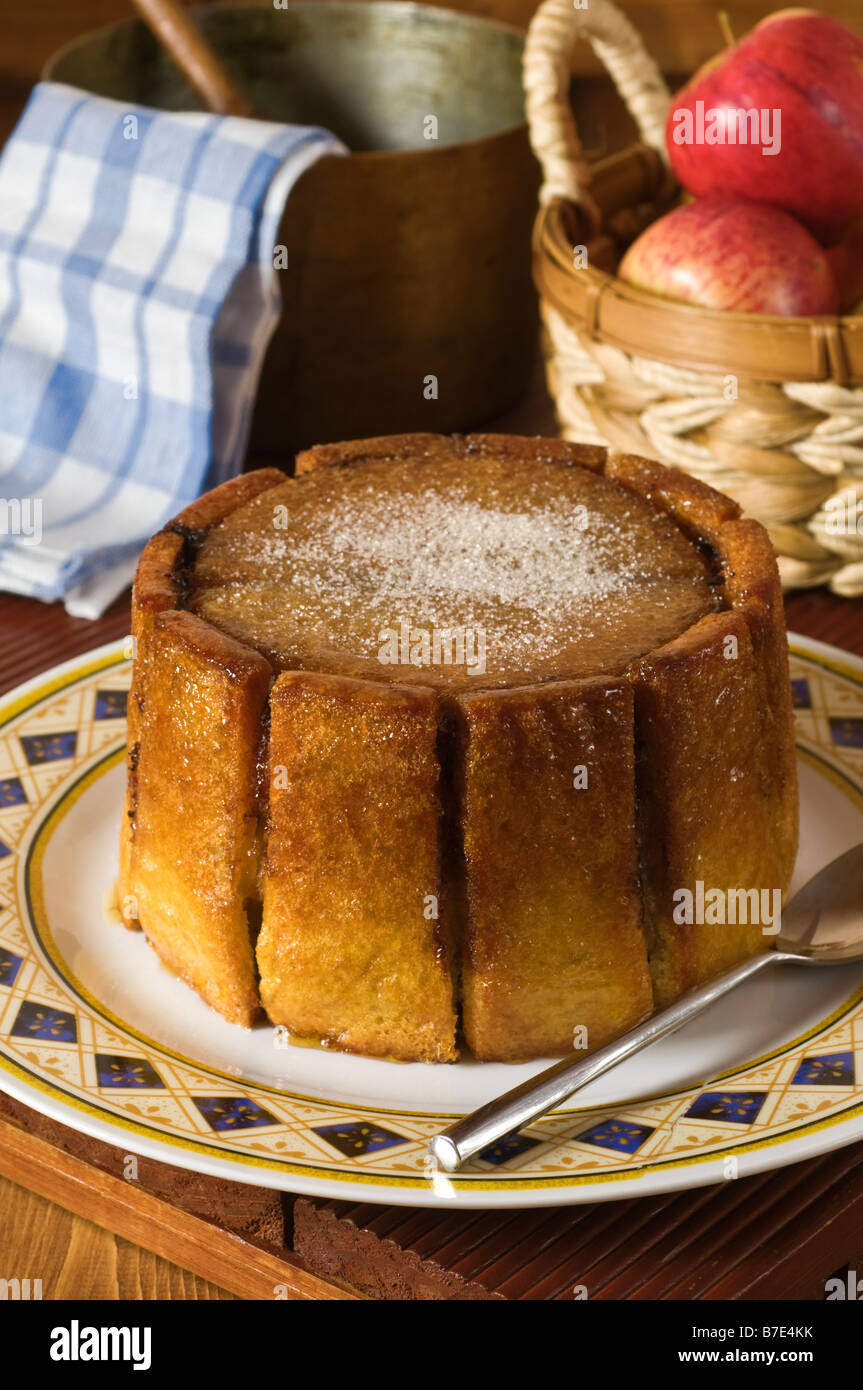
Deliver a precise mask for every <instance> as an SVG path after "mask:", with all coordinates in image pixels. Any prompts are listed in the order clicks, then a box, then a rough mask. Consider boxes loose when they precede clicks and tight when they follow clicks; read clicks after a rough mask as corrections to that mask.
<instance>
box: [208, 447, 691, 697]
mask: <svg viewBox="0 0 863 1390" xmlns="http://www.w3.org/2000/svg"><path fill="white" fill-rule="evenodd" d="M191 601H192V606H193V608H194V609H195V610H196V611H197V612H198V613H199V614H200V615H201V616H202V617H205V618H208V619H209V620H210V621H212V622H213V623H214V624H215V625H216V626H218V627H220V628H222V629H223V630H225V631H227V632H229V633H231V634H232V635H233V636H236V637H238V638H240V639H241V640H244V641H247V642H250V643H251V644H252V645H254V646H256V647H258V648H259V649H260V650H262V651H265V652H266V653H267V654H268V655H270V656H271V657H273V658H275V660H276V663H277V664H278V665H279V666H281V667H282V668H283V669H290V668H291V667H297V668H303V669H314V670H321V671H334V672H335V671H337V672H342V673H344V674H349V675H357V676H364V677H367V678H370V679H376V680H382V679H383V680H399V681H405V680H408V681H413V682H416V683H421V684H429V685H470V686H476V687H482V686H499V685H504V684H514V683H515V684H524V683H528V682H530V681H533V680H548V679H553V678H555V677H564V676H569V675H572V676H579V675H588V674H596V673H599V672H601V671H608V672H614V673H616V672H618V671H620V670H622V669H623V667H624V666H625V665H626V664H627V663H628V661H630V660H632V659H633V657H635V656H637V655H640V654H641V653H642V652H644V651H646V650H650V649H653V648H654V647H656V646H659V645H662V643H663V642H665V641H668V640H669V639H670V638H671V637H673V636H676V635H677V634H678V633H679V632H681V631H682V630H683V629H684V628H685V627H687V626H688V625H689V624H690V623H691V622H692V621H694V620H695V619H696V618H697V617H699V616H700V615H701V614H703V613H704V612H706V611H708V609H709V608H710V607H711V604H712V599H711V593H710V589H709V585H708V580H707V573H706V568H705V563H704V561H703V559H702V557H701V556H700V554H699V553H698V551H697V549H696V548H695V547H694V546H693V545H692V544H691V543H690V542H689V541H688V540H687V539H686V538H685V537H684V536H683V535H682V534H681V532H680V531H679V530H678V529H677V528H676V527H675V526H674V524H673V523H672V522H671V521H669V519H668V518H666V517H664V516H663V515H661V514H660V513H658V512H656V511H654V510H653V509H652V508H651V507H650V506H648V505H647V504H646V503H645V502H643V501H642V500H641V499H640V498H638V497H636V496H634V495H632V494H629V493H627V492H625V491H624V490H623V489H622V488H621V487H619V486H618V485H617V484H615V483H612V482H610V481H608V480H606V479H604V478H602V477H599V476H597V475H595V474H593V473H592V472H590V471H589V470H587V469H583V468H575V467H566V466H563V465H561V464H559V463H542V462H537V461H534V460H531V461H527V460H525V461H518V460H516V461H513V460H510V459H507V460H505V461H501V460H496V459H495V458H493V457H481V458H479V459H477V458H452V459H450V458H444V459H440V458H435V459H433V460H431V461H429V462H425V461H424V462H422V463H417V462H413V461H404V460H402V461H393V460H387V461H383V462H381V461H376V462H374V463H369V464H359V465H355V466H353V467H351V468H347V469H333V470H326V471H325V472H322V473H318V474H312V475H310V476H309V477H306V478H300V479H293V480H290V481H289V482H287V483H285V484H284V485H283V486H280V487H278V488H276V489H274V490H273V491H272V492H269V493H265V494H263V495H262V496H260V497H258V498H257V499H256V500H255V501H254V502H252V503H251V504H249V505H248V506H246V507H245V508H243V509H242V510H241V511H239V512H236V513H234V515H233V516H231V517H229V518H228V519H227V521H226V522H223V523H222V524H221V525H220V526H218V527H216V528H215V530H214V531H213V532H211V533H210V535H209V536H208V537H207V538H206V539H205V541H204V543H203V546H202V549H201V552H200V554H199V557H198V561H197V564H196V567H195V574H194V579H193V593H192V600H191ZM453 634H455V639H456V640H453ZM459 637H461V639H462V640H461V644H460V645H459V640H458V639H459ZM436 639H437V640H436Z"/></svg>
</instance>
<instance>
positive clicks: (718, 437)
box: [524, 0, 863, 596]
mask: <svg viewBox="0 0 863 1390" xmlns="http://www.w3.org/2000/svg"><path fill="white" fill-rule="evenodd" d="M579 39H587V40H588V42H589V43H590V44H591V45H592V47H593V48H594V50H595V52H596V54H597V55H598V57H599V58H600V59H601V61H602V62H603V63H604V64H605V66H606V68H607V69H608V71H609V73H610V74H611V76H612V78H613V80H614V82H615V84H616V86H617V88H618V90H619V92H620V94H621V96H622V98H623V100H624V102H625V103H626V105H627V107H628V108H629V111H630V113H631V114H632V116H633V118H634V120H635V122H636V125H637V128H638V131H639V134H640V136H641V143H640V144H638V145H635V146H633V147H631V148H630V149H628V150H624V151H623V152H621V153H620V154H618V155H615V156H613V157H612V158H609V159H605V160H602V161H600V162H597V163H590V162H589V161H588V160H587V159H586V158H585V155H584V153H583V151H582V148H581V145H580V144H579V140H578V135H577V132H576V129H575V123H574V120H573V114H572V107H571V104H570V99H569V85H570V73H571V59H572V50H573V47H574V45H575V44H576V43H577V41H578V40H579ZM524 70H525V89H526V93H527V114H528V123H529V126H530V133H531V141H532V144H533V148H534V150H535V152H536V155H537V157H538V159H539V161H540V164H541V165H542V170H543V178H544V183H543V187H542V190H541V193H540V204H541V206H540V212H539V215H538V217H537V221H536V226H535V230H534V243H533V268H534V280H535V283H536V286H537V289H538V291H539V294H540V299H541V307H542V317H543V323H544V335H543V336H544V347H545V352H546V362H547V375H548V383H549V389H550V391H551V394H552V396H553V398H554V400H555V403H556V407H557V416H558V423H559V426H560V429H561V433H562V434H563V435H564V437H565V438H567V439H581V440H585V441H588V442H595V443H601V444H609V445H612V446H614V447H615V448H619V449H626V450H629V451H632V452H636V453H641V454H649V455H653V456H654V457H657V458H659V459H661V460H662V462H664V463H667V464H670V465H672V466H675V467H678V468H682V469H684V470H685V471H686V472H687V473H691V474H694V475H695V476H696V477H698V478H701V479H703V480H704V481H705V482H708V483H710V484H712V485H713V486H714V487H716V488H718V489H719V490H720V491H721V492H725V493H728V494H729V496H731V497H734V498H735V499H736V500H737V501H738V502H740V503H741V505H742V506H743V508H744V509H745V511H746V512H748V513H749V514H750V515H751V516H754V517H757V518H758V519H759V520H760V521H762V522H763V523H764V524H765V526H766V527H767V528H768V530H769V532H770V535H771V538H772V540H773V544H774V546H775V548H776V551H777V554H778V556H779V564H780V569H781V572H782V578H783V583H784V584H785V585H786V587H800V586H809V585H814V584H824V583H827V584H829V586H830V588H831V589H832V590H833V591H834V593H837V594H843V595H846V596H855V595H861V594H863V389H861V388H863V317H861V316H856V317H851V316H849V317H843V318H829V317H822V318H775V317H768V316H766V315H755V314H736V313H725V312H719V311H715V310H708V309H699V308H694V307H693V306H691V305H686V304H678V303H676V302H674V301H673V300H669V299H663V298H662V297H660V296H658V295H653V294H650V293H646V292H644V291H642V290H639V289H636V288H634V287H633V286H631V285H627V284H625V283H624V282H623V281H622V280H619V279H617V278H615V275H614V270H615V268H616V265H617V261H618V259H619V256H620V253H621V250H622V249H623V247H624V246H625V245H626V243H627V241H628V240H631V239H632V237H633V236H635V235H636V234H637V233H638V232H639V231H640V230H641V229H642V227H644V226H646V225H647V223H648V222H649V221H650V220H652V219H653V218H654V217H655V216H657V215H658V214H659V213H661V212H662V211H663V210H665V209H666V208H668V207H669V206H671V204H672V202H673V200H674V198H675V197H676V195H677V191H678V190H677V189H676V187H675V186H674V183H673V180H672V178H671V175H670V173H669V170H668V168H667V156H666V151H665V121H666V115H667V111H668V106H669V102H670V94H669V92H668V88H667V87H666V85H665V82H664V80H663V78H662V75H661V73H660V72H659V69H658V68H657V66H656V64H655V63H654V62H653V61H652V59H651V58H650V57H649V55H648V54H647V53H646V52H645V50H644V47H643V45H642V43H641V40H640V39H639V37H638V35H637V34H636V32H635V30H634V29H633V27H632V25H631V24H630V23H629V21H628V20H627V19H626V18H625V17H624V16H623V15H622V14H621V13H620V12H619V11H618V10H617V9H615V8H614V6H613V5H612V4H610V3H609V0H589V5H588V7H587V8H585V9H579V8H576V7H575V5H574V0H544V3H543V4H542V5H541V6H540V8H539V10H538V11H537V13H536V15H535V17H534V19H533V22H532V24H531V26H530V31H529V34H528V40H527V47H526V50H525V68H524ZM574 247H575V248H577V249H576V251H575V253H574V250H573V248H574ZM582 248H585V249H586V250H585V249H582ZM585 262H586V263H585ZM858 492H859V496H858ZM831 499H837V500H831ZM858 527H859V529H858Z"/></svg>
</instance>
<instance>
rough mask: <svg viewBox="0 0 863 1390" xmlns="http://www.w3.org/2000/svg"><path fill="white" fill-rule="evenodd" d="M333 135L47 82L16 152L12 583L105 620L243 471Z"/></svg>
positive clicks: (1, 488)
mask: <svg viewBox="0 0 863 1390" xmlns="http://www.w3.org/2000/svg"><path fill="white" fill-rule="evenodd" d="M344 152H345V150H344V146H343V145H341V144H340V142H339V141H337V140H336V139H335V137H334V136H332V135H330V134H328V133H327V132H326V131H323V130H318V129H313V128H310V127H299V126H283V125H272V124H268V123H266V122H263V121H251V120H239V119H234V118H230V117H219V116H209V115H202V114H174V113H170V112H161V111H154V110H151V109H149V108H147V107H139V106H128V105H123V104H122V103H120V102H115V101H108V100H105V99H104V98H101V97H93V96H89V95H87V94H86V93H84V92H81V91H78V90H76V89H75V88H72V87H66V86H62V85H59V84H56V83H42V84H41V85H39V86H37V87H36V89H35V91H34V92H33V95H32V97H31V99H30V102H29V104H28V106H27V108H26V110H25V112H24V114H23V116H22V117H21V120H20V122H19V124H18V126H17V128H16V130H15V133H14V134H13V135H12V137H11V138H10V140H9V142H8V144H7V146H6V148H5V150H4V152H3V154H2V157H0V589H7V590H12V591H13V592H15V593H20V594H30V595H32V596H34V597H36V598H41V599H56V598H64V599H65V602H66V607H67V609H68V610H69V612H70V613H73V614H75V615H77V616H84V617H97V616H98V615H99V614H100V613H101V612H103V611H104V609H105V608H106V607H107V606H108V604H109V603H110V602H111V601H112V599H113V598H115V597H116V595H117V594H118V593H119V592H120V591H121V590H122V589H123V587H124V586H125V584H126V583H128V581H129V579H130V577H131V575H132V573H133V572H134V566H135V560H136V557H137V555H138V553H139V551H140V550H141V548H142V546H143V545H144V544H145V542H146V541H147V539H148V538H149V536H150V535H152V533H153V532H154V531H156V530H158V529H159V527H160V526H162V525H163V524H164V523H165V521H167V520H168V519H169V518H170V517H171V516H173V515H174V513H175V512H176V511H178V509H179V508H180V507H182V506H183V505H184V504H185V503H186V502H188V501H190V500H191V499H192V498H193V497H197V496H198V495H199V494H200V493H201V492H202V491H203V490H204V489H205V488H208V487H212V486H215V485H216V484H217V483H220V482H223V481H224V480H225V479H226V478H228V477H230V476H232V475H233V474H235V473H237V472H239V471H240V468H241V465H242V462H243V456H244V452H245V447H246V443H247V438H248V429H249V423H250V417H251V410H252V405H253V402H254V394H255V389H256V386H257V380H258V374H259V370H260V366H261V362H262V360H263V356H264V352H265V350H266V347H267V344H268V342H269V339H270V336H271V334H272V332H273V329H274V327H275V325H276V322H277V319H278V315H279V309H280V298H279V291H278V286H277V272H276V271H275V270H274V243H275V241H276V238H277V235H278V227H279V221H280V218H281V213H282V210H283V207H284V203H285V200H286V198H287V196H288V194H289V192H290V189H291V187H292V185H293V184H294V182H295V181H296V180H297V179H298V178H299V176H300V174H302V173H303V172H304V170H306V169H307V168H308V167H309V166H310V165H311V164H312V163H314V161H315V160H316V159H318V158H320V156H321V155H323V154H335V153H344Z"/></svg>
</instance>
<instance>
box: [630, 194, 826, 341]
mask: <svg viewBox="0 0 863 1390" xmlns="http://www.w3.org/2000/svg"><path fill="white" fill-rule="evenodd" d="M618 274H619V275H620V278H621V279H622V280H628V281H629V283H630V284H633V285H639V286H640V287H641V288H642V289H645V290H652V291H653V292H654V293H655V294H662V295H667V296H668V298H670V299H682V300H686V301H687V302H688V303H690V304H700V305H701V306H702V307H703V308H705V309H734V310H736V311H737V312H738V313H743V314H792V315H794V314H835V313H837V312H838V309H839V291H838V290H837V288H836V280H835V278H834V276H833V272H832V270H831V268H830V265H829V262H828V260H827V253H826V251H824V249H823V248H822V247H821V246H819V245H818V243H817V241H816V240H815V238H814V237H812V236H810V234H809V232H807V231H806V228H805V227H801V226H800V224H799V222H795V220H794V218H793V217H789V216H788V214H787V213H786V212H782V211H781V210H780V209H779V208H773V207H769V206H768V205H767V204H766V203H746V202H735V201H733V200H731V199H721V198H705V199H701V200H699V201H696V202H694V203H686V204H685V205H684V206H683V207H678V208H675V209H674V210H673V211H672V212H669V213H666V215H665V216H664V217H660V218H659V219H658V220H657V221H656V222H653V223H651V225H650V226H649V227H648V228H647V231H645V232H642V234H641V236H640V237H638V239H637V240H636V241H634V242H633V243H632V245H631V246H630V248H629V250H628V251H627V253H626V255H625V256H624V258H623V260H622V261H621V263H620V268H619V270H618Z"/></svg>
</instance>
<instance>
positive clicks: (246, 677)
mask: <svg viewBox="0 0 863 1390" xmlns="http://www.w3.org/2000/svg"><path fill="white" fill-rule="evenodd" d="M136 676H137V688H138V692H139V697H140V703H139V713H138V723H139V751H138V756H137V767H136V805H135V812H134V823H133V834H132V841H131V847H130V853H129V862H128V869H127V874H126V880H125V884H124V890H125V893H126V894H127V895H129V896H130V897H131V898H133V899H134V906H135V909H136V911H135V914H134V915H135V916H136V917H137V918H138V920H139V922H140V923H141V925H142V926H143V928H144V930H145V932H146V934H147V938H148V940H149V941H150V942H151V944H152V945H153V946H154V947H155V949H156V951H157V952H158V954H159V955H160V957H161V958H162V960H163V961H164V962H165V964H166V965H167V966H168V967H169V968H170V969H171V970H173V971H174V973H175V974H177V975H180V976H181V977H182V978H183V979H184V980H186V981H187V982H188V983H189V984H190V985H192V987H193V988H194V989H196V990H197V991H198V993H199V994H200V995H201V996H202V997H203V998H204V999H206V1001H207V1003H208V1004H211V1005H212V1006H213V1008H215V1009H218V1011H219V1012H220V1013H222V1014H224V1016H225V1018H228V1019H230V1020H231V1021H232V1022H234V1023H241V1024H243V1025H245V1026H246V1027H248V1026H249V1025H250V1024H251V1023H252V1021H253V1020H254V1018H255V1016H256V1014H257V1012H258V1007H259V1005H258V991H257V984H256V979H255V963H254V954H253V949H252V942H251V938H250V923H249V918H248V915H247V909H248V906H249V904H250V903H251V902H254V900H255V899H256V897H257V873H258V864H259V859H260V828H259V787H258V766H259V759H260V756H261V731H262V728H263V725H264V713H265V710H266V704H267V696H268V694H269V688H270V682H271V680H272V671H271V669H270V666H269V664H268V663H267V662H266V661H265V660H264V658H263V657H261V656H259V655H258V654H257V652H252V651H249V650H248V649H247V648H245V647H242V646H241V645H240V644H239V643H238V642H235V641H234V640H233V639H232V638H230V637H226V636H224V635H223V634H222V633H220V632H217V631H216V629H215V628H212V627H210V626H209V625H208V624H207V623H204V622H202V621H201V619H200V618H197V617H195V616H194V615H193V614H191V613H183V612H176V611H173V610H169V611H166V612H163V613H160V614H158V615H157V616H156V617H155V619H154V622H153V629H152V633H151V637H150V640H149V641H148V643H147V648H146V653H145V655H144V657H143V660H142V657H141V654H140V651H139V656H138V663H137V672H136Z"/></svg>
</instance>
